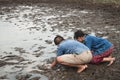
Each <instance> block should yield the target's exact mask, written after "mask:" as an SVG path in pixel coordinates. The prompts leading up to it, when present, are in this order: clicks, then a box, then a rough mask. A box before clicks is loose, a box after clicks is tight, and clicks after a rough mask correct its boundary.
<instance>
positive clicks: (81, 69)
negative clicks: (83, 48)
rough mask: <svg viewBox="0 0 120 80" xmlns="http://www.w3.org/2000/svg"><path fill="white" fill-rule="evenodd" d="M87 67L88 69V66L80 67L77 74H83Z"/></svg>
mask: <svg viewBox="0 0 120 80" xmlns="http://www.w3.org/2000/svg"><path fill="white" fill-rule="evenodd" d="M87 67H88V66H87V65H84V66H80V67H79V68H78V71H77V73H81V72H82V71H83V70H85V69H86V68H87Z"/></svg>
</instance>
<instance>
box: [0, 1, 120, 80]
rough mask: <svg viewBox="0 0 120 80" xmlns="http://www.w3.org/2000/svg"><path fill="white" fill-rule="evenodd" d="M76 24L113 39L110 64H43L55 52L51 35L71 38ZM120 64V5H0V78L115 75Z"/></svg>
mask: <svg viewBox="0 0 120 80" xmlns="http://www.w3.org/2000/svg"><path fill="white" fill-rule="evenodd" d="M99 5H100V4H99ZM78 29H81V30H83V31H85V32H86V33H90V34H92V35H96V36H100V37H103V38H106V39H108V40H109V41H111V42H112V43H113V44H114V46H115V49H114V52H113V56H114V57H116V61H115V62H114V64H113V65H111V66H110V67H107V66H106V65H107V64H108V63H101V64H98V65H92V64H88V66H89V67H88V69H86V70H85V71H84V72H82V73H80V74H78V73H76V71H77V69H76V68H73V67H71V68H69V67H67V66H62V65H59V64H58V65H56V67H54V68H53V69H47V68H46V65H47V64H50V63H51V62H52V61H53V59H54V57H55V56H56V55H55V52H56V46H55V45H54V43H53V38H54V37H55V35H57V34H59V35H62V36H64V37H65V38H70V39H73V33H74V31H76V30H78ZM119 64H120V10H119V8H116V7H111V6H103V5H102V6H98V5H96V6H95V5H94V6H92V5H75V4H53V3H51V4H49V3H34V4H32V3H28V4H15V3H13V4H12V3H11V4H4V5H1V6H0V80H119V79H120V66H119Z"/></svg>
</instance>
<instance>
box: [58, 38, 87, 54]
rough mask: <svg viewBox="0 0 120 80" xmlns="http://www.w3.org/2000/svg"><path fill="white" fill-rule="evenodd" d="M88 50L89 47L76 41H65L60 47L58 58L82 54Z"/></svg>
mask: <svg viewBox="0 0 120 80" xmlns="http://www.w3.org/2000/svg"><path fill="white" fill-rule="evenodd" d="M88 50H89V48H88V47H87V46H85V45H84V44H83V43H80V42H78V41H76V40H64V41H62V42H61V43H60V44H59V46H58V50H57V56H60V55H63V54H80V53H82V52H84V51H88Z"/></svg>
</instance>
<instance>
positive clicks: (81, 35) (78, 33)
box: [74, 30, 86, 42]
mask: <svg viewBox="0 0 120 80" xmlns="http://www.w3.org/2000/svg"><path fill="white" fill-rule="evenodd" d="M85 35H86V34H85V33H84V32H83V31H81V30H77V31H76V32H75V33H74V39H76V40H78V41H80V42H82V41H83V40H84V36H85Z"/></svg>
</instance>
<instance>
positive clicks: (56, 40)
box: [54, 35, 64, 45]
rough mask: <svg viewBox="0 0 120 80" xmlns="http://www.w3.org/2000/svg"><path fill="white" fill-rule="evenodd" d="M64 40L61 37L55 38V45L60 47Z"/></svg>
mask: <svg viewBox="0 0 120 80" xmlns="http://www.w3.org/2000/svg"><path fill="white" fill-rule="evenodd" d="M63 40H64V38H63V37H62V36H60V35H57V36H56V37H55V38H54V43H55V45H59V44H60V43H61V42H62V41H63Z"/></svg>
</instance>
